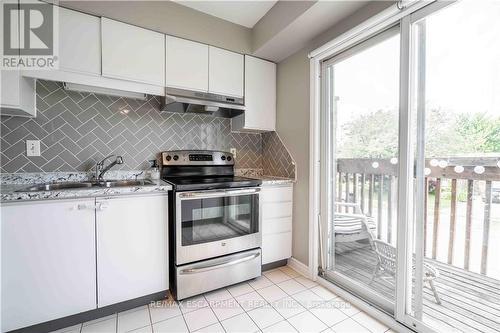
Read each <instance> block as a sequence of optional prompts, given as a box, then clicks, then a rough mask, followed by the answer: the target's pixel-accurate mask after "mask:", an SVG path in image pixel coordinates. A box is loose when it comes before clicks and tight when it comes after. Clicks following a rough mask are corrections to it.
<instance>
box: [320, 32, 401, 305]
mask: <svg viewBox="0 0 500 333" xmlns="http://www.w3.org/2000/svg"><path fill="white" fill-rule="evenodd" d="M399 40H400V36H399V27H398V26H396V27H393V28H391V29H388V30H386V31H384V32H382V33H380V34H378V35H377V36H374V37H373V38H370V39H369V40H367V41H366V42H364V43H361V44H359V45H357V46H355V47H353V48H351V49H349V50H347V51H345V52H343V53H341V54H340V55H338V56H336V57H333V58H331V59H330V60H328V61H327V62H325V63H324V64H323V73H324V78H325V81H324V82H325V90H324V92H325V99H324V103H325V110H327V112H326V113H325V114H324V117H325V118H324V121H323V122H322V123H323V124H325V125H326V126H325V127H324V131H325V134H326V135H325V137H327V138H328V139H327V142H326V141H325V143H326V144H327V148H326V149H325V150H324V154H325V160H327V161H328V162H327V164H326V165H327V166H328V167H329V169H328V171H327V172H326V173H325V174H324V177H325V179H324V181H323V182H322V184H325V185H326V186H328V188H327V189H325V190H326V192H327V193H329V196H328V199H327V200H325V202H324V207H325V209H326V210H327V214H329V221H330V223H329V224H328V227H327V228H328V230H327V235H326V237H325V238H326V240H327V242H328V245H327V246H326V248H325V253H327V263H326V267H325V274H326V276H327V277H329V278H331V279H332V280H334V281H336V282H337V283H339V284H342V285H343V286H344V287H345V288H348V289H349V290H351V291H352V292H354V293H356V294H358V295H359V296H361V297H363V298H365V299H369V300H370V301H372V302H376V303H377V304H378V305H379V306H381V307H382V308H384V309H386V310H387V311H388V312H393V308H394V305H393V304H394V298H395V273H396V262H395V254H396V232H397V224H396V216H397V212H396V202H397V201H396V199H397V190H396V189H397V181H398V177H397V176H398V172H397V163H398V162H397V161H398V157H397V156H398V118H399V114H398V113H399V112H398V109H399V108H398V94H399V49H400V47H399Z"/></svg>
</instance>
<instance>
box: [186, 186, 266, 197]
mask: <svg viewBox="0 0 500 333" xmlns="http://www.w3.org/2000/svg"><path fill="white" fill-rule="evenodd" d="M258 192H260V188H258V187H256V188H246V189H237V190H216V191H204V192H181V193H179V198H181V199H194V198H214V197H223V196H232V195H245V194H254V193H258Z"/></svg>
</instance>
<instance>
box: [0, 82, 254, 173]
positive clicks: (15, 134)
mask: <svg viewBox="0 0 500 333" xmlns="http://www.w3.org/2000/svg"><path fill="white" fill-rule="evenodd" d="M159 103H160V101H159V99H158V98H157V97H153V96H149V97H148V99H147V100H146V101H140V100H134V99H126V98H118V97H111V96H102V95H95V94H89V93H78V92H70V91H66V90H64V89H63V87H62V84H60V83H56V82H50V81H38V83H37V108H38V112H37V116H36V118H20V117H6V116H2V117H1V161H0V163H1V171H2V172H4V173H14V172H52V171H85V170H88V169H89V168H91V167H92V166H93V165H94V164H95V162H96V161H98V160H100V159H101V158H103V157H104V156H107V155H109V154H118V155H122V156H123V158H124V162H125V163H124V164H123V165H121V166H120V168H121V169H122V170H139V169H145V168H147V166H148V163H147V161H148V160H151V159H154V158H156V156H157V154H158V153H159V152H161V151H164V150H171V149H217V150H229V148H231V147H234V148H236V149H237V150H238V156H237V160H236V167H237V168H262V137H261V135H260V134H245V133H231V128H230V127H231V124H230V120H229V119H225V118H215V117H211V116H204V115H196V114H173V113H165V112H159V111H158V109H159ZM30 139H32V140H41V156H40V157H27V156H26V151H25V150H26V146H25V145H26V143H25V141H26V140H30ZM117 169H118V168H117Z"/></svg>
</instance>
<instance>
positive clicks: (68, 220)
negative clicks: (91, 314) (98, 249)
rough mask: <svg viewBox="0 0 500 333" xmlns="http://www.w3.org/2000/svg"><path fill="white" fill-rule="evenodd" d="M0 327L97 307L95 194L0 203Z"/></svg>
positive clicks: (5, 329)
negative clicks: (86, 198) (86, 197)
mask: <svg viewBox="0 0 500 333" xmlns="http://www.w3.org/2000/svg"><path fill="white" fill-rule="evenodd" d="M1 214H2V215H1V216H2V222H1V223H2V332H5V331H10V330H14V329H18V328H21V327H25V326H30V325H34V324H37V323H41V322H45V321H49V320H53V319H57V318H61V317H65V316H69V315H72V314H76V313H79V312H83V311H88V310H92V309H95V308H96V275H95V239H94V236H95V217H94V216H95V213H94V200H91V199H88V200H78V201H73V200H69V201H62V200H54V201H40V202H25V203H15V204H4V205H3V206H2V213H1Z"/></svg>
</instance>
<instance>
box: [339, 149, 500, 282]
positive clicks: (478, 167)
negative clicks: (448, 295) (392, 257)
mask: <svg viewBox="0 0 500 333" xmlns="http://www.w3.org/2000/svg"><path fill="white" fill-rule="evenodd" d="M498 161H499V158H498V157H491V158H490V157H478V158H473V157H468V158H435V159H429V160H426V170H425V171H426V172H425V175H426V177H425V187H426V190H425V191H424V195H425V200H424V209H425V211H426V213H425V214H424V221H423V224H424V235H426V236H425V238H424V249H426V251H425V255H426V256H427V257H431V258H433V259H436V257H437V250H438V248H439V247H440V246H443V244H439V242H440V240H441V239H442V237H440V236H441V235H440V222H441V218H442V217H441V213H442V211H443V209H445V208H444V207H442V202H443V184H446V188H448V187H449V188H450V193H449V205H450V207H449V219H450V220H449V230H448V233H449V235H448V240H449V241H448V244H447V259H446V261H447V263H448V264H453V254H454V252H455V244H456V241H457V234H458V233H457V201H459V200H461V201H465V202H466V212H465V230H464V235H465V236H464V237H465V239H464V240H463V241H464V253H463V260H464V262H463V268H464V269H466V270H469V267H470V263H471V227H472V221H473V219H475V218H476V219H477V218H480V217H479V216H474V210H473V205H474V200H473V198H474V194H475V193H476V195H477V194H480V195H481V196H482V198H483V202H484V208H483V212H482V224H483V225H482V248H481V262H480V273H482V274H486V272H487V263H488V249H489V240H490V224H491V208H492V184H493V182H496V181H500V166H499V165H498V163H499V162H498ZM397 174H398V166H397V160H396V159H394V158H393V159H338V160H337V182H336V184H337V188H336V191H337V192H336V195H337V200H338V201H344V202H357V203H359V204H360V205H361V208H362V210H363V212H364V213H365V214H367V215H370V216H372V217H374V218H375V220H376V221H377V238H379V239H384V240H386V241H387V242H389V243H395V227H396V218H397V215H396V212H397V193H398V191H397ZM458 181H460V182H466V185H465V189H466V190H465V193H462V192H459V191H458V190H457V188H458V186H457V182H458ZM431 196H433V197H434V200H430V197H431ZM459 196H460V198H459ZM430 204H432V205H433V215H431V216H428V214H427V213H428V212H429V208H431V207H428V206H429V205H430ZM446 209H448V208H447V207H446ZM476 211H477V210H476ZM447 215H448V214H447ZM429 218H431V219H432V238H431V239H427V238H428V235H429V232H428V230H427V229H428V228H429V227H430V223H429V222H430V221H428V220H429ZM429 231H430V230H429ZM498 237H499V238H500V235H498ZM428 242H431V244H428ZM445 245H446V244H445ZM429 247H430V251H428V248H429ZM429 252H430V253H429Z"/></svg>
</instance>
